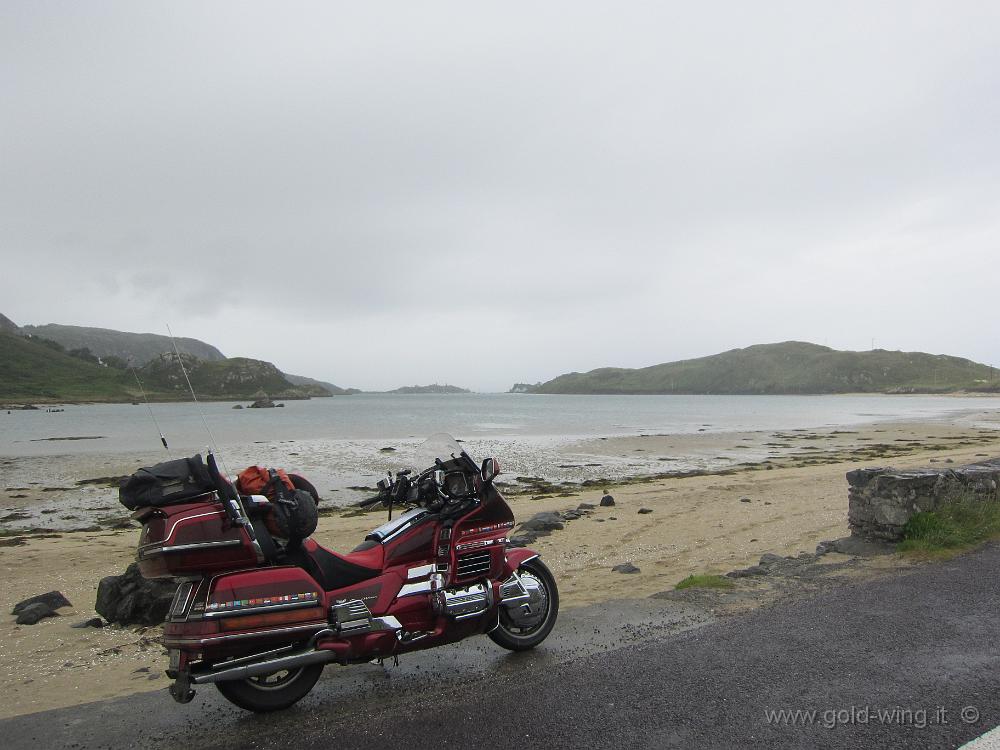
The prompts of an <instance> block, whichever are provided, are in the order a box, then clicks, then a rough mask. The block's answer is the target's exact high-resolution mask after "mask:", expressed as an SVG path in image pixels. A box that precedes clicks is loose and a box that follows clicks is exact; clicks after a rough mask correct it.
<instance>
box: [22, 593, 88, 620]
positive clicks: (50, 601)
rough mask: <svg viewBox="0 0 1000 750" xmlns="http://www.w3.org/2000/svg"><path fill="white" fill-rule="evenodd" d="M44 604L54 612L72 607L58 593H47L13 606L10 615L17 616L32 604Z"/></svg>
mask: <svg viewBox="0 0 1000 750" xmlns="http://www.w3.org/2000/svg"><path fill="white" fill-rule="evenodd" d="M39 603H41V604H44V605H46V606H47V607H48V608H49V609H52V610H56V609H59V608H60V607H72V606H73V605H72V604H70V601H69V599H67V598H66V597H65V596H63V595H62V592H60V591H49V592H47V593H45V594H39V595H38V596H33V597H31V598H30V599H25V600H24V601H23V602H18V603H17V604H15V605H14V609H13V611H12V612H11V614H12V615H19V614H21V612H23V611H24V610H25V609H27V608H28V607H30V606H31V605H32V604H39Z"/></svg>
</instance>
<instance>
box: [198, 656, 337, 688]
mask: <svg viewBox="0 0 1000 750" xmlns="http://www.w3.org/2000/svg"><path fill="white" fill-rule="evenodd" d="M336 658H337V654H336V652H334V651H304V652H302V653H299V654H291V655H289V656H281V657H278V658H277V659H265V660H264V661H260V662H253V663H251V664H244V665H242V666H239V667H232V668H231V669H224V670H222V671H219V672H214V673H207V674H193V675H191V682H193V683H194V684H195V685H204V684H205V683H208V682H226V681H228V680H243V679H246V678H248V677H258V676H260V675H265V674H271V673H273V672H278V671H280V670H282V669H295V668H298V667H308V666H311V665H313V664H326V663H328V662H331V661H333V660H334V659H336Z"/></svg>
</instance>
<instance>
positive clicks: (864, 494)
mask: <svg viewBox="0 0 1000 750" xmlns="http://www.w3.org/2000/svg"><path fill="white" fill-rule="evenodd" d="M847 483H848V484H849V485H850V490H849V493H848V512H847V520H848V523H849V524H850V527H851V534H852V535H854V536H861V537H864V538H866V539H884V540H887V541H891V542H898V541H899V540H900V539H902V536H903V526H905V525H906V522H907V521H908V520H909V519H910V516H912V515H913V514H914V513H917V512H920V511H930V510H934V509H935V508H937V507H938V506H940V505H941V504H943V503H948V502H953V501H954V500H956V499H959V498H963V497H977V498H982V499H984V500H985V499H997V496H998V493H997V488H998V487H1000V459H992V460H990V461H983V462H982V463H978V464H969V465H968V466H959V467H957V468H949V469H912V470H909V471H899V470H896V469H892V468H879V469H856V470H854V471H849V472H847Z"/></svg>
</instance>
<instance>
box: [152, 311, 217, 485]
mask: <svg viewBox="0 0 1000 750" xmlns="http://www.w3.org/2000/svg"><path fill="white" fill-rule="evenodd" d="M167 333H168V334H170V343H171V344H173V347H174V354H176V355H177V364H179V365H180V366H181V372H182V373H184V380H185V382H186V383H187V387H188V390H189V391H190V392H191V398H193V399H194V403H195V405H196V406H197V407H198V415H199V416H200V417H201V423H202V424H203V425H204V426H205V432H207V433H208V439H209V441H210V443H209V444H210V445H211V447H212V452H213V453H215V454H216V455H217V456H218V457H219V460H220V461H221V462H222V470H223V471H224V472H226V476H229V467H228V466H226V459H225V458H223V457H222V453H220V452H219V445H218V443H216V442H215V435H213V434H212V428H211V427H209V426H208V420H207V419H205V412H204V410H203V409H202V408H201V402H200V401H199V400H198V396H196V395H195V392H194V386H192V385H191V378H189V377H188V371H187V368H186V367H185V366H184V359H183V358H182V357H181V352H180V349H178V348H177V341H176V340H175V339H174V332H173V331H171V330H170V324H169V323H167Z"/></svg>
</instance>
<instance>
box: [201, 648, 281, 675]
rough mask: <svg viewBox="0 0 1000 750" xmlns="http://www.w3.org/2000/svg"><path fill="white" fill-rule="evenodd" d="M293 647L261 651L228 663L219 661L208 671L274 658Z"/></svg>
mask: <svg viewBox="0 0 1000 750" xmlns="http://www.w3.org/2000/svg"><path fill="white" fill-rule="evenodd" d="M294 648H295V646H291V645H289V646H281V647H280V648H275V649H271V650H270V651H261V652H260V653H259V654H250V656H241V657H240V658H239V659H230V660H229V661H220V662H218V663H217V664H213V665H212V666H211V667H210V669H214V670H219V669H228V668H229V667H235V666H238V665H240V664H248V663H250V662H253V661H258V660H260V659H263V658H265V657H268V656H275V655H277V654H283V653H285V652H287V651H292V650H293V649H294Z"/></svg>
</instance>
